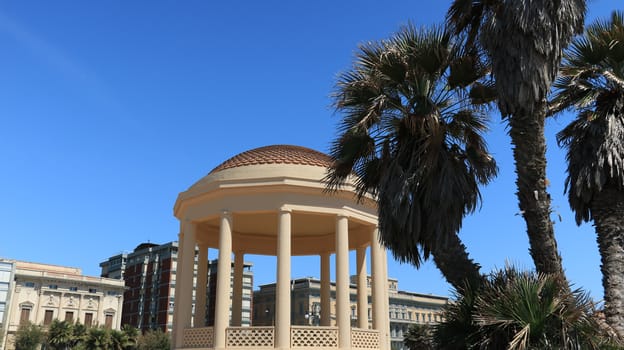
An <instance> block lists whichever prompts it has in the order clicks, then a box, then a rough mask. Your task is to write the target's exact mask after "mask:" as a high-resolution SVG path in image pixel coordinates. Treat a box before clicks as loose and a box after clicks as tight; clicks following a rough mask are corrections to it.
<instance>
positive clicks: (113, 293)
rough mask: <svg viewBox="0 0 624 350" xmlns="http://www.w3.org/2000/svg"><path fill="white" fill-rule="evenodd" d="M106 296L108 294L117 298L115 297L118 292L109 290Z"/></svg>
mask: <svg viewBox="0 0 624 350" xmlns="http://www.w3.org/2000/svg"><path fill="white" fill-rule="evenodd" d="M106 294H107V295H112V296H115V295H117V292H116V291H114V290H109V291H108V292H106Z"/></svg>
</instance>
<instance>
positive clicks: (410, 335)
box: [403, 323, 435, 350]
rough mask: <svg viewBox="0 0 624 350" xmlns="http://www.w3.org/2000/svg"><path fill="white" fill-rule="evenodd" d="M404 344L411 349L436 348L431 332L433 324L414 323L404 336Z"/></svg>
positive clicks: (428, 349) (425, 349)
mask: <svg viewBox="0 0 624 350" xmlns="http://www.w3.org/2000/svg"><path fill="white" fill-rule="evenodd" d="M403 344H405V346H406V347H407V348H408V349H409V350H430V349H435V344H434V342H433V338H432V334H431V326H429V325H425V324H418V323H412V324H411V325H410V326H409V328H408V329H407V332H406V333H405V337H403Z"/></svg>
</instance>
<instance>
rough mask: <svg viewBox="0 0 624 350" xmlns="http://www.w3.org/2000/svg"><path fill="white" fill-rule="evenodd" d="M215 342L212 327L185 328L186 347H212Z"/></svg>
mask: <svg viewBox="0 0 624 350" xmlns="http://www.w3.org/2000/svg"><path fill="white" fill-rule="evenodd" d="M213 343H214V330H213V328H212V327H202V328H187V329H185V330H184V347H185V348H211V347H212V344H213Z"/></svg>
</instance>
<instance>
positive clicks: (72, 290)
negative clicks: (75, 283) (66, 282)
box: [69, 287, 78, 292]
mask: <svg viewBox="0 0 624 350" xmlns="http://www.w3.org/2000/svg"><path fill="white" fill-rule="evenodd" d="M69 291H70V292H77V291H78V287H69Z"/></svg>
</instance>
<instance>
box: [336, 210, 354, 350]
mask: <svg viewBox="0 0 624 350" xmlns="http://www.w3.org/2000/svg"><path fill="white" fill-rule="evenodd" d="M336 321H337V324H338V347H339V348H341V349H346V348H350V347H351V308H350V301H349V218H347V217H346V216H344V215H338V216H337V217H336Z"/></svg>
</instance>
